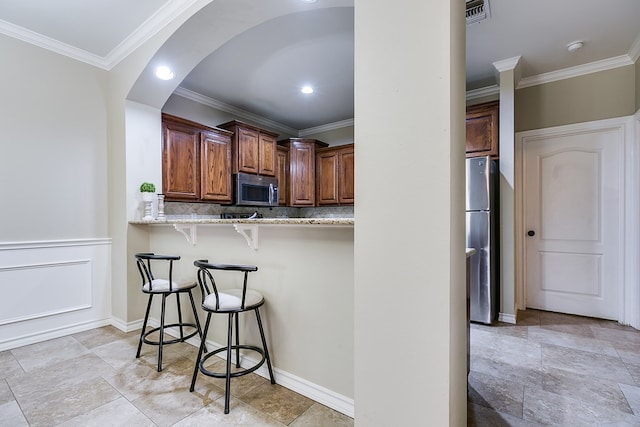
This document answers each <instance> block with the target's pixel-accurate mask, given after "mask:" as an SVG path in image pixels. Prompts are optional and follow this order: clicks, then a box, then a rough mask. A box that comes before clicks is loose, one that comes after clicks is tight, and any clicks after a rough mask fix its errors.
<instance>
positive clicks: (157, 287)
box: [135, 253, 207, 372]
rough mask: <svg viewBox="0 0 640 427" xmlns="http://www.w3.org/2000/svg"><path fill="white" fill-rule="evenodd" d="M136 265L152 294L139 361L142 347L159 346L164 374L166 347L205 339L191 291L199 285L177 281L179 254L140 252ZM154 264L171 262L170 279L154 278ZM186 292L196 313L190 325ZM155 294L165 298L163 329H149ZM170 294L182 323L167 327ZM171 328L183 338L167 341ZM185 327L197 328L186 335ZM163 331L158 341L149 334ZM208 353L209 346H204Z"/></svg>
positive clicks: (143, 282) (161, 315)
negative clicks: (182, 297)
mask: <svg viewBox="0 0 640 427" xmlns="http://www.w3.org/2000/svg"><path fill="white" fill-rule="evenodd" d="M135 258H136V264H137V266H138V271H139V272H140V276H141V277H142V292H143V293H145V294H148V295H149V300H148V302H147V311H146V313H145V315H144V320H143V322H142V331H141V332H140V340H139V342H138V351H137V352H136V359H137V358H139V357H140V351H141V350H142V344H143V343H144V344H149V345H156V346H158V372H160V371H162V350H163V346H164V345H167V344H175V343H179V342H184V341H186V340H188V339H189V338H191V337H194V336H196V335H199V337H200V340H201V341H202V342H203V343H204V340H203V339H202V337H203V335H202V328H201V327H200V321H199V319H198V313H197V312H196V305H195V302H194V300H193V294H192V293H191V290H192V289H193V288H195V287H196V286H198V285H197V283H195V282H193V281H192V282H177V281H174V280H173V262H174V261H177V260H179V259H180V256H178V255H158V254H154V253H138V254H135ZM152 261H153V262H154V263H156V262H162V261H164V262H168V263H169V275H168V277H169V278H168V279H156V278H155V277H154V274H153V271H152V268H151V265H152ZM182 293H186V294H187V295H189V300H190V302H191V308H192V310H193V316H194V322H186V321H184V320H183V319H182V308H181V307H180V294H182ZM154 295H161V296H162V308H161V311H160V326H159V327H157V328H152V329H150V330H148V331H147V330H146V329H147V323H148V321H149V311H150V310H151V303H152V301H153V297H154ZM170 295H176V304H177V309H178V321H177V322H176V323H171V324H165V305H166V299H167V297H168V296H170ZM167 328H178V329H179V331H180V336H179V337H177V338H175V339H169V340H165V338H164V331H165V329H167ZM185 328H190V329H193V330H192V331H191V332H189V333H186V334H185V331H184V330H185ZM155 332H159V338H158V339H157V340H154V339H151V338H149V335H151V334H153V333H155ZM204 351H205V352H206V351H207V350H206V346H205V347H204Z"/></svg>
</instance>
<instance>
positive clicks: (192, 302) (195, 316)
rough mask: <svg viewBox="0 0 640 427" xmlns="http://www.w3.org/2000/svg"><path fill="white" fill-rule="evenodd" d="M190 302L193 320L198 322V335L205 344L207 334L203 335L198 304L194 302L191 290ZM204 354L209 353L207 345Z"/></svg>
mask: <svg viewBox="0 0 640 427" xmlns="http://www.w3.org/2000/svg"><path fill="white" fill-rule="evenodd" d="M189 300H190V301H191V308H192V309H193V318H194V319H195V321H196V327H197V328H198V334H200V341H201V342H204V341H205V338H204V337H205V336H206V335H205V334H203V333H202V328H201V327H200V320H199V319H198V312H197V311H196V303H195V301H194V300H193V294H192V293H191V289H189ZM204 352H205V353H207V352H208V350H207V345H206V343H205V345H204Z"/></svg>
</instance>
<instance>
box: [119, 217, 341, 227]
mask: <svg viewBox="0 0 640 427" xmlns="http://www.w3.org/2000/svg"><path fill="white" fill-rule="evenodd" d="M129 224H136V225H167V224H168V225H172V224H194V225H216V224H221V225H223V224H253V225H354V219H353V218H256V219H240V218H234V219H217V218H167V219H164V220H158V219H153V220H134V221H129Z"/></svg>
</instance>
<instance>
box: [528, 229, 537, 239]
mask: <svg viewBox="0 0 640 427" xmlns="http://www.w3.org/2000/svg"><path fill="white" fill-rule="evenodd" d="M527 235H528V236H529V237H533V236H535V235H536V232H535V231H533V230H529V231H527Z"/></svg>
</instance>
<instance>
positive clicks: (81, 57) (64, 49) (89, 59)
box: [0, 20, 107, 70]
mask: <svg viewBox="0 0 640 427" xmlns="http://www.w3.org/2000/svg"><path fill="white" fill-rule="evenodd" d="M0 33H2V34H5V35H7V36H9V37H13V38H15V39H18V40H22V41H24V42H27V43H29V44H32V45H35V46H38V47H41V48H43V49H47V50H50V51H52V52H55V53H57V54H60V55H64V56H66V57H69V58H72V59H75V60H77V61H81V62H84V63H86V64H89V65H93V66H94V67H98V68H102V69H103V70H107V64H106V62H105V60H104V58H103V57H101V56H98V55H95V54H93V53H90V52H87V51H86V50H82V49H78V48H77V47H74V46H71V45H68V44H66V43H62V42H61V41H58V40H55V39H52V38H50V37H46V36H43V35H42V34H40V33H36V32H34V31H31V30H27V29H26V28H23V27H20V26H18V25H14V24H12V23H10V22H7V21H3V20H0Z"/></svg>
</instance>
